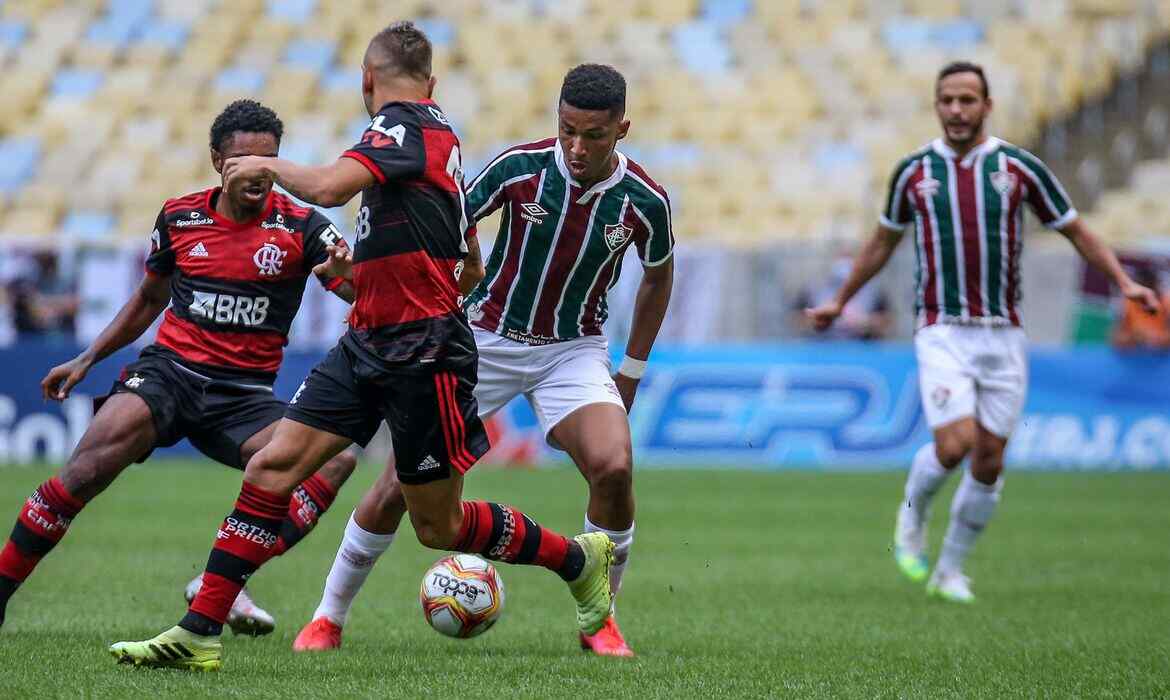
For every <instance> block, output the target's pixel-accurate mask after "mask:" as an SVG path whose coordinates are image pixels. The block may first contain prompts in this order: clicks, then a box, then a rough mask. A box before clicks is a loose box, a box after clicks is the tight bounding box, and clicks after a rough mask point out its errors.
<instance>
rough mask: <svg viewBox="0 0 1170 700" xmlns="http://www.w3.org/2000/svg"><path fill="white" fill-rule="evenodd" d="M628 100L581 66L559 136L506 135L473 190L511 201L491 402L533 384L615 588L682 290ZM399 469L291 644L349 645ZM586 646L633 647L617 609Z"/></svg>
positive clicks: (485, 304)
mask: <svg viewBox="0 0 1170 700" xmlns="http://www.w3.org/2000/svg"><path fill="white" fill-rule="evenodd" d="M625 106H626V83H625V79H624V78H623V77H622V76H621V74H620V73H618V72H617V71H616V70H614V69H613V68H611V67H609V66H601V65H595V64H586V65H581V66H578V67H576V68H574V69H573V70H571V71H570V72H569V73H568V75H566V76H565V80H564V84H563V86H562V88H561V94H560V103H559V109H558V115H559V116H558V119H559V128H558V131H559V136H558V137H556V138H550V139H545V140H543V141H537V142H536V143H529V144H523V145H519V146H514V147H512V148H509V149H508V150H506V151H504V152H503V153H502V154H500V155H499V156H498V157H497V158H495V159H494V160H493V161H492V162H491V163H490V164H489V165H488V166H487V167H486V168H485V169H484V171H483V172H482V173H481V174H480V175H479V176H478V177H476V178H475V180H474V181H473V182H472V183H471V185H470V187H469V188H468V190H467V202H468V206H469V208H470V210H471V213H472V215H473V216H474V218H475V219H476V220H479V219H482V218H483V217H485V216H488V215H489V214H491V213H492V212H493V211H495V210H496V209H499V208H501V207H502V208H503V209H504V215H503V218H502V219H501V223H500V231H499V235H498V236H497V238H496V244H495V248H494V249H493V250H492V254H491V257H490V259H489V261H488V266H487V272H486V279H485V280H484V281H483V282H482V283H481V284H479V286H477V287H476V289H475V291H473V292H472V293H471V295H470V298H469V300H468V302H467V307H468V315H469V317H470V318H471V323H472V325H473V326H474V333H475V342H476V345H477V346H478V348H479V368H478V371H479V383H478V384H476V387H475V396H476V399H477V403H478V405H479V415H480V417H482V418H487V417H488V416H490V415H491V414H493V413H495V412H496V411H498V410H499V409H501V408H503V407H504V406H505V405H506V404H507V403H508V402H509V401H511V400H512V399H514V398H515V397H517V396H520V395H523V396H524V397H525V398H527V400H528V402H529V404H530V405H531V406H532V408H533V410H534V411H535V413H536V416H537V419H538V420H539V421H540V424H541V427H542V429H543V431H544V434H545V436H546V438H547V440H548V441H549V443H550V444H552V445H553V446H555V447H558V448H560V449H563V450H565V451H566V452H568V453H569V455H570V456H571V457H572V458H573V461H574V462H575V463H576V464H577V467H578V468H579V469H580V470H581V473H582V475H584V477H585V479H586V481H588V483H589V507H588V510H587V512H586V516H585V530H586V531H587V532H602V533H605V535H606V536H608V537H609V539H610V540H611V541H612V542H613V543H614V546H615V557H614V564H613V566H612V567H611V568H610V585H611V589H612V591H613V594H614V595H615V596H616V595H617V592H618V589H619V588H620V587H621V580H622V574H623V572H624V570H625V568H626V564H627V560H628V556H629V551H630V546H631V544H632V543H633V539H634V493H633V463H632V462H633V460H632V450H631V447H630V428H629V423H628V421H627V418H626V413H627V411H628V410H629V408H630V406H631V404H632V403H633V400H634V394H635V392H636V391H637V387H638V379H639V378H640V377H641V376H642V370H643V369H644V366H645V360H646V358H647V357H648V356H649V353H650V348H651V346H652V345H653V344H654V339H655V338H656V337H657V335H658V330H659V328H660V327H661V325H662V319H663V317H664V316H665V314H666V307H667V305H668V304H669V302H670V292H671V285H672V281H673V263H672V252H673V248H674V239H673V236H672V233H671V228H670V203H669V200H668V198H667V196H666V192H665V191H664V190H663V189H662V188H661V187H659V186H658V184H657V183H655V182H654V181H653V180H652V179H650V176H649V175H647V174H646V172H645V171H644V170H643V169H642V168H641V167H640V166H639V165H638V164H637V163H635V162H634V161H633V160H631V159H630V158H628V157H626V155H625V154H623V153H621V152H620V151H618V150H617V142H618V141H619V140H621V139H622V138H624V137H625V135H626V132H627V131H628V130H629V126H630V122H629V120H628V119H626V117H625ZM631 246H633V247H635V248H636V249H637V254H638V260H639V262H640V263H641V264H642V269H643V273H642V286H641V288H640V290H639V292H638V295H637V301H636V302H635V305H634V314H633V325H632V329H631V332H630V337H629V341H628V343H627V346H626V356H627V358H628V359H627V360H626V361H625V362H624V363H623V365H622V367H621V368H620V369H619V370H618V373H617V375H616V376H615V377H611V376H610V361H609V348H608V344H607V342H606V340H605V336H603V335H602V325H603V324H604V322H605V319H606V313H607V312H606V292H608V290H609V288H610V287H612V286H613V284H614V283H615V282H616V281H617V278H618V274H619V272H620V270H621V261H622V258H623V256H624V255H625V253H626V251H627V250H628V249H629V248H630V247H631ZM469 262H470V261H469ZM470 268H471V265H470V264H469V266H468V269H470ZM392 477H393V473H392V472H391V471H389V470H388V471H387V473H386V478H384V479H382V480H380V481H379V482H378V483H377V484H376V485H375V486H374V488H373V489H372V490H371V491H370V492H368V493H367V494H366V496H365V498H363V499H362V502H361V503H360V504H359V505H358V508H357V510H356V511H355V512H354V514H353V516H352V517H351V518H350V521H349V524H348V525H347V526H346V530H345V535H344V537H343V539H342V543H341V547H340V549H339V550H338V553H337V557H336V559H335V561H334V562H333V568H332V569H331V570H330V572H329V576H328V578H327V579H326V583H325V592H324V594H323V596H322V599H321V604H320V605H319V606H318V608H317V611H316V612H315V613H314V615H313V620H312V621H311V622H310V623H309V624H308V625H307V626H306V627H305V628H304V629H303V630H302V631H301V634H300V635H299V636H298V637H297V640H296V642H295V643H294V646H293V648H294V649H296V650H298V651H309V650H325V649H336V648H338V647H340V646H341V628H342V625H344V624H345V621H346V617H347V616H348V614H349V609H350V606H351V605H352V604H353V600H354V597H355V596H356V595H357V593H358V591H359V590H360V588H361V585H362V583H363V582H364V581H365V580H366V577H367V576H368V575H369V573H370V571H371V569H372V568H373V565H374V563H375V561H376V560H377V558H378V557H379V556H380V555H381V554H382V553H383V552H385V551H386V549H387V548H388V547H389V546H390V544H391V542H393V538H394V533H395V532H396V531H397V530H398V525H399V522H400V521H401V519H402V515H403V513H404V512H405V509H406V504H405V502H404V501H403V497H402V490H401V488H400V487H399V485H398V483H397V482H396V481H395V480H394V479H393V478H392ZM581 643H582V646H583V647H584V648H586V649H588V650H591V651H593V652H595V653H597V654H602V655H610V656H632V655H633V652H632V651H631V650H630V647H629V646H628V645H627V644H626V641H625V639H624V638H623V636H622V634H621V631H620V629H619V628H618V626H617V622H616V620H615V619H614V616H613V615H612V614H611V615H610V616H609V617H608V619H607V620H606V622H605V627H603V628H602V629H601V630H600V631H599V632H597V633H596V634H592V635H590V634H584V633H583V634H582V635H581Z"/></svg>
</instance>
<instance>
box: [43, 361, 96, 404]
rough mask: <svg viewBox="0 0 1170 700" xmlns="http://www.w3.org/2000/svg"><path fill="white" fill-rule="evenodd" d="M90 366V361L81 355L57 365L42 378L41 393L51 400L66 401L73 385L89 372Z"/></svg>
mask: <svg viewBox="0 0 1170 700" xmlns="http://www.w3.org/2000/svg"><path fill="white" fill-rule="evenodd" d="M89 368H90V363H89V361H88V360H86V359H85V358H83V357H81V356H78V357H75V358H73V359H72V360H70V361H68V362H66V363H65V364H61V365H57V366H56V367H54V368H53V369H51V370H49V373H48V374H46V375H45V378H44V379H42V380H41V394H42V395H43V396H44V397H45V398H46V399H49V400H50V401H64V400H65V399H67V398H69V392H71V391H73V387H75V386H77V383H78V382H80V381H81V380H82V379H85V375H86V374H89Z"/></svg>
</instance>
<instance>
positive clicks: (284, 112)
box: [0, 0, 1170, 344]
mask: <svg viewBox="0 0 1170 700" xmlns="http://www.w3.org/2000/svg"><path fill="white" fill-rule="evenodd" d="M399 18H412V19H415V20H416V21H417V22H419V23H420V24H421V25H422V26H423V27H424V29H425V30H426V31H427V32H428V34H429V35H430V37H431V39H432V41H433V42H434V45H435V66H434V69H435V74H436V75H437V76H438V78H439V84H438V88H437V94H436V98H437V100H438V101H439V103H440V104H441V105H442V106H443V107H444V109H445V111H446V112H447V113H448V115H449V116H450V118H451V120H452V122H453V124H454V125H455V127H456V129H457V131H458V132H459V134H460V136H461V139H462V141H463V145H464V161H465V169H466V171H467V172H468V173H475V172H477V171H478V169H479V167H480V166H481V165H482V164H484V163H485V162H486V161H487V160H489V159H490V158H491V157H492V156H493V155H494V154H495V153H497V152H498V151H499V150H501V149H502V148H503V147H505V146H507V145H509V144H511V143H515V142H518V141H526V140H533V139H537V138H543V137H546V136H550V135H552V134H553V133H554V131H555V118H554V108H555V103H556V96H557V92H558V89H559V86H560V81H561V79H562V77H563V75H564V73H565V71H566V70H567V69H568V68H570V67H572V66H573V65H576V64H577V63H579V62H583V61H595V62H606V63H612V64H613V65H615V66H617V67H618V68H619V69H620V70H622V72H623V73H624V74H625V75H626V77H627V79H628V81H629V104H628V114H629V117H630V118H631V120H632V121H633V127H632V129H631V132H630V136H629V138H628V139H627V140H626V141H625V142H623V144H622V146H621V147H622V149H623V150H624V151H626V152H627V153H628V154H630V155H631V156H633V157H634V158H636V159H638V160H639V161H640V162H641V163H642V164H643V165H644V166H645V167H646V168H647V169H648V170H649V172H650V173H651V174H652V175H653V176H654V177H655V178H656V179H657V180H659V181H660V182H661V183H662V184H663V185H664V186H665V187H666V188H667V190H668V191H669V192H670V195H671V198H672V204H673V207H674V215H675V232H676V235H677V237H678V239H679V241H680V258H679V283H678V285H677V289H678V292H677V294H676V299H675V303H674V304H673V308H672V312H671V319H670V321H669V322H668V325H667V328H666V336H667V337H668V338H670V339H672V340H681V341H686V340H690V339H696V340H702V339H710V338H716V337H717V338H723V339H730V340H735V339H747V340H760V339H773V338H790V337H794V336H800V335H802V334H804V333H805V332H806V330H805V329H804V328H803V324H802V321H801V317H800V314H799V313H798V311H799V308H800V307H801V306H802V305H803V304H805V303H812V302H815V301H819V300H822V299H823V298H824V297H825V296H826V295H827V294H828V293H830V292H831V290H832V289H833V288H834V287H835V285H836V284H838V283H839V281H840V279H841V277H842V276H843V274H844V270H846V269H847V263H846V262H845V261H846V258H847V256H848V254H849V253H850V252H851V251H852V249H853V248H854V247H855V245H856V242H857V241H858V239H859V238H860V237H862V236H864V235H867V234H868V232H869V231H870V230H871V229H872V227H873V224H874V221H875V216H876V212H877V211H878V208H879V205H880V200H881V198H882V196H883V194H884V191H885V188H886V184H887V180H888V177H889V173H890V171H891V169H892V166H893V164H894V163H895V162H896V160H897V159H898V158H900V157H901V156H902V155H903V154H905V153H906V152H909V151H910V150H913V149H914V148H916V147H918V146H919V145H921V144H923V143H925V142H927V141H929V140H930V139H932V138H934V137H935V136H936V135H937V133H938V127H937V123H936V121H935V117H934V113H933V110H932V100H933V83H934V79H935V75H936V73H937V71H938V69H939V67H940V66H941V65H943V64H944V63H945V62H946V61H948V60H951V59H956V58H964V59H969V60H974V61H977V62H980V63H982V64H983V65H984V66H985V67H986V69H987V71H988V76H989V78H990V81H991V90H992V97H993V98H994V99H995V101H996V108H995V112H994V115H993V117H992V119H991V130H992V132H993V133H995V134H996V135H999V136H1001V137H1003V138H1006V139H1007V140H1009V141H1012V142H1015V143H1017V144H1019V145H1022V146H1024V147H1026V148H1029V149H1030V150H1033V151H1034V152H1036V153H1037V154H1038V155H1040V156H1041V157H1042V158H1044V159H1046V160H1047V161H1048V162H1049V163H1050V164H1051V165H1052V166H1053V168H1054V169H1055V170H1056V171H1057V173H1058V174H1059V175H1060V177H1061V178H1062V180H1063V181H1064V182H1065V184H1066V186H1067V188H1068V189H1069V190H1070V192H1071V193H1072V195H1073V198H1074V200H1075V201H1076V204H1077V206H1078V208H1080V209H1081V210H1082V211H1083V212H1085V214H1086V216H1087V219H1088V220H1089V222H1090V223H1091V224H1092V226H1093V227H1094V228H1095V229H1096V230H1098V231H1099V232H1101V233H1102V234H1103V235H1105V236H1106V237H1107V239H1108V240H1109V241H1110V242H1111V243H1113V244H1114V245H1117V246H1119V247H1121V248H1122V249H1123V250H1125V251H1126V252H1127V255H1128V258H1127V260H1129V261H1130V262H1131V264H1132V265H1134V269H1135V271H1138V270H1142V271H1148V272H1149V274H1148V275H1147V278H1149V279H1154V280H1159V279H1160V276H1161V277H1164V276H1165V274H1166V269H1167V266H1166V265H1165V259H1164V258H1163V257H1161V255H1162V254H1163V253H1165V252H1167V251H1168V250H1170V198H1167V197H1166V196H1165V193H1166V192H1167V191H1170V150H1168V140H1170V136H1168V134H1170V90H1167V89H1166V86H1167V85H1168V84H1170V0H833V1H826V2H815V1H812V0H767V1H765V0H628V1H627V2H620V3H619V2H609V1H607V0H402V1H401V2H395V3H389V4H388V3H383V2H373V1H371V0H351V1H347V2H326V1H324V0H225V1H223V2H219V1H217V0H72V1H68V2H65V1H57V0H0V95H3V99H2V100H0V252H2V253H3V262H2V263H0V287H2V288H3V291H2V292H0V297H2V303H0V342H11V340H12V339H13V338H15V337H17V336H18V335H19V334H21V333H38V334H42V335H44V334H47V335H50V336H53V335H60V336H62V337H69V336H71V335H73V334H76V335H78V336H80V337H81V338H82V339H85V338H88V337H92V334H93V333H95V332H96V329H100V327H101V325H102V324H104V322H105V321H106V320H108V318H110V316H112V314H113V312H114V311H116V309H117V307H118V306H119V305H120V304H121V302H122V301H123V300H124V299H125V297H126V295H127V294H128V293H129V291H130V289H132V288H133V285H134V284H135V283H136V282H137V279H138V275H139V274H140V273H139V270H140V268H139V267H137V265H138V264H139V262H140V260H141V255H142V252H143V250H144V248H145V245H146V243H147V241H148V237H149V231H150V229H151V226H152V224H153V221H154V218H155V216H156V215H157V212H158V210H159V208H160V206H161V205H162V202H163V201H164V200H165V199H167V198H168V197H173V196H178V195H181V194H185V193H187V192H191V191H195V190H199V189H203V188H205V187H208V186H210V185H213V184H215V183H216V182H217V181H218V177H217V176H216V175H215V173H214V171H213V170H212V168H211V164H210V161H209V157H208V150H207V148H208V145H207V140H208V135H207V132H208V128H209V126H210V124H211V121H212V120H213V119H214V117H215V115H216V114H217V113H218V112H219V111H220V110H221V109H222V108H223V107H224V105H226V104H227V103H228V102H230V101H231V100H233V99H236V98H239V97H252V98H255V99H259V100H261V101H262V102H264V103H265V104H267V105H269V106H271V107H273V108H274V109H275V110H277V112H278V113H279V114H280V116H281V117H282V119H283V121H284V123H285V127H286V133H285V138H284V141H283V143H282V146H281V151H282V154H283V155H284V156H286V157H288V158H291V159H294V160H298V161H301V162H310V163H316V162H326V161H328V160H330V159H332V158H334V157H336V156H337V155H338V154H339V153H340V152H341V151H342V150H344V149H345V148H346V147H347V146H349V145H350V144H351V143H352V142H353V141H354V140H355V139H356V138H357V136H358V135H359V134H360V133H361V131H362V129H363V127H364V126H365V124H366V123H367V122H368V117H367V116H366V114H365V112H364V109H363V108H362V104H361V100H360V95H359V75H360V72H359V66H360V61H361V57H362V53H363V51H364V49H365V46H366V43H367V42H368V40H369V37H370V36H371V35H372V34H373V33H374V32H375V31H376V30H377V29H379V28H381V27H382V26H384V25H385V24H386V23H388V22H389V21H391V20H394V19H399ZM328 213H329V215H330V216H331V217H333V218H334V219H335V221H336V223H337V224H338V225H339V227H341V228H342V230H343V231H346V232H348V231H350V230H351V229H352V224H351V221H352V215H353V210H352V207H351V208H344V209H338V210H332V211H330V212H328ZM494 230H495V224H494V222H490V221H489V222H487V223H485V224H483V225H482V226H481V231H482V232H483V234H484V237H485V239H486V240H487V241H490V239H491V237H492V234H493V232H494ZM1030 230H1031V232H1032V235H1031V237H1030V238H1029V242H1028V248H1027V250H1028V252H1027V253H1026V256H1025V270H1024V277H1025V288H1024V291H1025V300H1026V305H1025V312H1026V314H1027V315H1028V317H1029V318H1028V323H1029V328H1030V331H1031V333H1032V335H1033V337H1034V338H1036V339H1037V340H1040V341H1042V342H1066V341H1070V340H1071V341H1080V342H1106V341H1108V340H1110V339H1113V338H1116V337H1117V328H1119V327H1120V326H1121V325H1124V317H1125V313H1126V312H1125V309H1124V306H1123V305H1121V304H1119V303H1117V302H1116V300H1113V299H1110V298H1109V296H1108V289H1107V288H1106V289H1104V290H1102V289H1100V288H1099V285H1097V286H1094V285H1095V283H1094V280H1093V277H1092V275H1091V274H1090V273H1087V272H1086V271H1085V270H1084V269H1083V268H1082V266H1081V265H1080V263H1079V262H1078V261H1077V260H1076V258H1075V255H1074V253H1073V252H1072V251H1071V249H1070V248H1069V247H1068V246H1067V245H1065V244H1063V243H1062V242H1061V241H1060V240H1059V238H1058V237H1056V236H1052V235H1048V234H1047V233H1045V232H1043V230H1042V229H1040V228H1039V227H1037V226H1035V225H1033V226H1032V227H1031V229H1030ZM908 249H909V246H903V248H902V249H901V251H900V253H899V260H896V261H895V263H894V264H893V265H892V266H891V267H890V268H889V269H888V270H887V271H886V272H885V273H884V274H883V276H882V277H881V278H880V279H879V280H877V281H876V282H875V283H874V285H873V288H872V289H869V290H867V291H866V293H865V294H863V295H862V297H861V298H860V299H859V300H858V303H857V304H856V305H855V308H853V309H851V310H850V313H849V314H848V315H847V318H846V321H847V322H846V323H845V324H843V327H842V328H841V329H840V330H839V331H838V334H840V335H845V336H848V337H856V338H868V339H880V338H888V337H893V338H903V339H904V338H906V337H908V336H909V334H910V333H911V332H912V328H911V326H910V323H911V319H910V313H909V310H908V308H907V307H908V304H909V303H910V298H911V297H910V293H909V289H910V285H911V284H912V274H913V273H912V266H911V264H910V257H912V253H911V252H910V251H909V250H908ZM1143 274H1145V273H1144V272H1143ZM636 277H637V276H636V275H632V274H627V275H626V276H625V279H624V280H623V281H622V282H621V283H620V284H619V287H618V289H616V290H615V297H614V299H615V301H614V303H612V304H611V309H612V310H613V313H614V316H615V317H616V318H615V320H616V323H615V324H614V325H615V326H617V327H618V328H619V330H618V331H616V332H618V333H620V326H621V322H622V313H623V311H624V310H625V309H626V308H627V307H628V304H624V303H623V300H628V299H629V295H630V294H632V289H633V285H634V284H636V281H637V280H636ZM1162 286H1163V287H1165V286H1166V285H1162ZM306 305H307V310H306V313H305V314H303V315H305V316H306V318H307V319H308V320H306V321H304V323H303V324H302V325H303V327H302V328H300V329H297V328H294V334H293V342H294V343H299V344H315V343H318V342H323V343H325V344H329V343H331V342H332V341H333V339H335V337H336V335H337V330H338V329H337V327H336V326H335V325H334V322H336V324H340V323H341V319H342V318H343V316H344V308H340V306H339V305H336V304H332V302H330V301H329V300H328V299H327V298H325V297H324V296H323V295H319V294H317V293H316V292H315V291H313V292H312V293H311V294H310V295H309V298H308V300H307V302H306ZM314 309H316V310H314ZM322 319H325V320H322ZM1162 324H1163V325H1165V318H1162ZM318 337H320V338H322V339H324V340H320V341H319V340H318Z"/></svg>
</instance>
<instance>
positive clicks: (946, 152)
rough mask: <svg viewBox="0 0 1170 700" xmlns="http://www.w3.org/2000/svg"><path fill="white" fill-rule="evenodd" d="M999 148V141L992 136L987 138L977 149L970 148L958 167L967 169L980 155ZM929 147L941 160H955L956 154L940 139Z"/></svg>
mask: <svg viewBox="0 0 1170 700" xmlns="http://www.w3.org/2000/svg"><path fill="white" fill-rule="evenodd" d="M999 146H1000V140H999V139H997V138H996V137H994V136H988V137H987V140H986V141H984V142H983V143H981V144H979V145H978V146H977V147H975V148H972V149H971V152H970V153H968V154H967V155H966V156H964V157H963V160H962V162H961V163H960V165H962V166H963V167H964V168H969V167H971V164H972V163H974V162H975V159H976V158H978V157H979V156H980V155H986V154H989V153H991V152H992V151H994V150H995V149H997V148H999ZM930 147H931V148H932V149H933V150H934V152H935V153H937V154H939V155H940V156H942V157H943V158H947V159H949V160H955V158H956V157H957V154H956V153H955V149H953V148H951V147H950V146H948V145H947V143H946V141H943V140H942V139H941V138H938V139H935V140H934V141H932V142H931V143H930Z"/></svg>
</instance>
